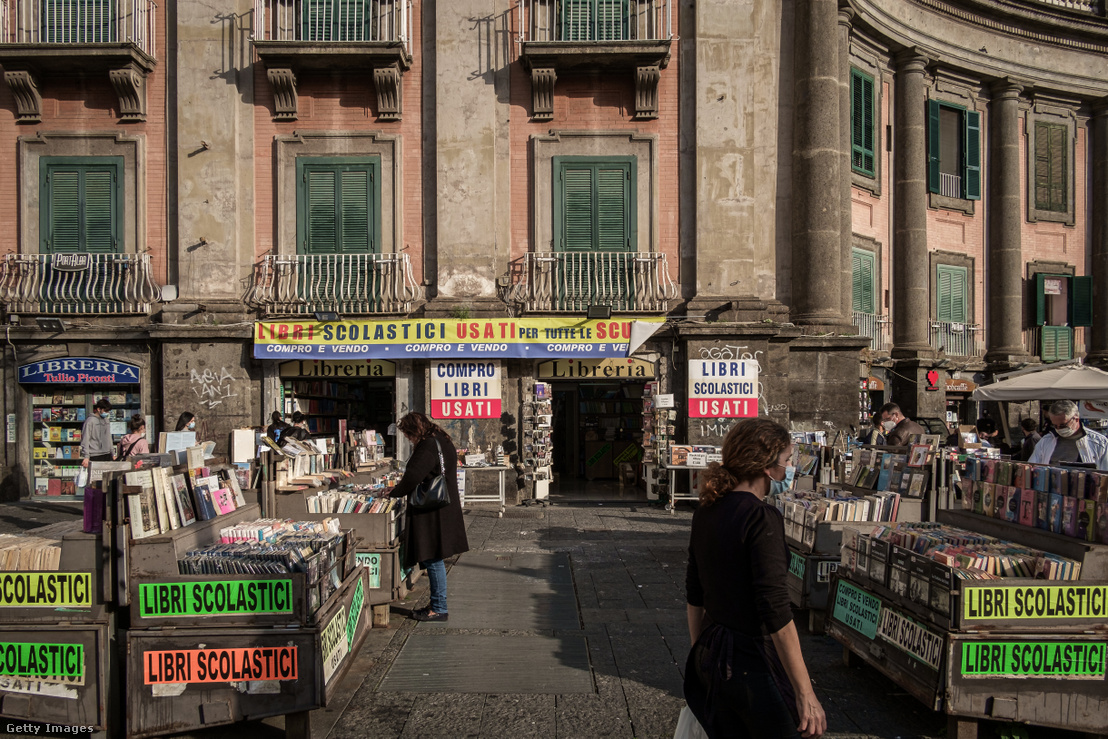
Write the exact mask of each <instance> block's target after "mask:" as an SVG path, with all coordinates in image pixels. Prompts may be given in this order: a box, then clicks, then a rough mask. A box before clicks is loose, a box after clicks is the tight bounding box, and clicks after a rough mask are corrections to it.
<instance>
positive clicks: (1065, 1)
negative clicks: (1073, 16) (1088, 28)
mask: <svg viewBox="0 0 1108 739" xmlns="http://www.w3.org/2000/svg"><path fill="white" fill-rule="evenodd" d="M1031 4H1032V5H1053V6H1054V7H1056V8H1065V9H1066V10H1073V11H1076V12H1078V13H1092V14H1093V15H1104V0H1031Z"/></svg>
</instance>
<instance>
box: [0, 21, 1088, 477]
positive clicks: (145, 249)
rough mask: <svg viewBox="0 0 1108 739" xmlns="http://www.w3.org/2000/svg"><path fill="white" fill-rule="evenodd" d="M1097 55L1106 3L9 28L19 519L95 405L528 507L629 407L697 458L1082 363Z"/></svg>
mask: <svg viewBox="0 0 1108 739" xmlns="http://www.w3.org/2000/svg"><path fill="white" fill-rule="evenodd" d="M1106 44H1108V20H1106V17H1105V14H1104V7H1103V4H1102V2H1100V0H1072V1H1071V0H1066V1H1064V2H1063V0H1054V1H1047V0H1042V1H1039V0H1024V1H1023V2H1017V1H1016V0H992V1H986V0H851V1H850V2H845V1H841V2H837V1H836V0H810V1H807V2H795V1H790V0H778V1H771V0H750V1H748V2H735V0H706V1H703V2H698V3H695V4H680V3H677V2H675V0H453V1H452V2H449V3H447V2H432V1H430V0H358V1H357V2H349V1H347V0H255V2H252V3H251V2H244V1H243V0H237V1H235V2H231V3H230V4H228V5H227V7H226V9H225V10H223V11H222V12H220V13H218V14H215V13H213V12H212V10H211V9H210V8H207V7H202V6H201V5H199V4H196V3H189V2H172V1H171V2H168V3H166V4H164V5H158V4H156V3H154V2H153V1H152V0H5V2H4V3H3V4H2V5H0V67H2V68H3V73H4V80H5V84H4V85H2V86H0V162H3V163H4V165H5V166H3V167H0V222H3V223H5V224H9V227H8V228H5V229H2V230H0V259H2V261H0V303H2V308H3V311H4V313H3V321H4V327H5V332H6V337H5V338H6V346H5V352H6V353H5V361H4V364H3V367H4V375H3V390H2V392H3V404H4V412H5V414H6V419H7V437H6V441H7V443H6V444H5V447H4V450H5V451H4V460H3V462H4V468H3V469H4V475H3V477H4V484H5V491H6V492H5V495H7V496H8V497H13V498H14V497H35V496H47V497H49V496H60V497H61V498H63V499H65V498H66V497H67V496H69V495H73V494H77V493H78V491H75V490H73V489H72V486H71V485H68V484H67V483H68V482H69V481H71V480H72V473H73V471H74V468H75V466H76V465H77V464H79V461H77V460H78V459H79V452H75V451H74V447H75V446H77V445H79V439H78V438H74V436H75V433H74V432H75V431H76V430H77V429H79V428H80V423H81V421H82V420H83V418H84V417H85V416H86V415H87V413H88V412H89V408H90V407H91V403H92V402H93V399H94V398H95V397H100V396H104V395H106V396H108V397H109V398H110V399H112V400H113V401H114V404H115V406H116V408H117V410H119V412H118V413H117V415H116V417H115V418H114V419H113V420H115V422H116V423H123V422H124V421H125V419H126V417H127V416H129V415H130V414H131V413H134V412H139V413H142V414H143V415H145V416H147V417H149V418H151V419H152V421H153V423H151V424H149V425H150V426H151V427H153V428H154V429H156V430H172V428H173V425H174V422H175V420H176V418H177V416H178V414H180V413H181V412H183V411H189V412H193V413H196V414H197V415H198V417H199V419H200V429H199V430H200V436H201V437H202V438H208V439H213V440H216V441H217V443H218V444H219V445H220V446H221V447H223V446H224V445H225V443H226V438H227V435H228V432H229V431H230V430H231V429H232V428H238V427H242V426H257V425H260V424H263V423H265V422H266V420H267V418H268V416H269V414H270V413H271V412H272V411H274V410H278V409H280V410H290V409H292V408H294V407H295V408H298V409H301V410H303V411H306V412H308V413H309V415H310V416H311V417H312V419H313V421H312V422H313V424H314V425H315V430H316V431H318V432H319V433H321V434H340V433H342V432H344V431H349V430H353V428H363V427H364V428H374V429H376V430H379V431H382V432H384V431H385V429H386V428H387V426H388V423H389V422H390V421H392V420H395V418H396V417H398V416H399V415H402V414H403V413H404V412H406V411H408V410H413V409H415V410H426V411H431V412H433V413H434V414H436V415H439V416H443V419H442V422H443V423H444V424H445V425H446V426H447V427H448V429H449V430H450V431H451V432H452V433H453V434H454V436H455V437H456V438H457V439H458V440H459V445H460V446H463V447H466V448H468V449H470V450H471V451H476V450H477V448H479V447H480V448H482V450H490V449H493V448H496V447H500V448H501V449H502V450H503V451H504V453H505V454H506V455H507V456H508V457H509V458H510V459H511V460H512V461H513V463H514V464H515V466H516V475H515V476H516V478H517V479H516V480H515V485H514V489H515V490H517V491H518V492H517V495H516V497H517V498H519V497H525V496H527V495H530V494H531V490H532V483H533V482H534V480H535V477H536V475H535V474H534V472H535V468H536V467H537V466H539V464H540V463H539V462H538V461H537V460H538V459H540V458H543V457H545V458H547V459H550V460H552V464H553V468H554V471H555V472H557V473H558V474H560V475H562V476H563V477H570V478H573V477H579V478H584V479H603V478H606V477H614V476H616V475H618V474H619V466H620V463H622V462H627V461H634V460H635V458H636V455H637V451H636V448H637V446H638V444H637V442H639V441H641V437H642V423H643V420H642V419H643V411H644V405H645V404H644V401H643V388H644V384H645V383H646V382H647V381H656V382H658V383H659V390H660V392H662V393H664V394H673V395H674V396H675V398H676V402H675V413H674V414H673V415H674V417H673V418H672V419H669V420H670V424H669V425H672V426H673V428H672V429H667V430H666V431H665V432H663V433H664V435H667V436H669V438H672V439H673V440H675V441H679V442H680V441H684V442H687V443H690V444H698V443H699V444H711V443H719V440H720V439H721V438H722V437H723V436H724V435H725V434H726V431H727V429H728V428H729V427H730V425H731V424H732V423H733V422H734V418H735V417H736V416H739V415H742V414H750V413H758V414H760V415H765V416H768V417H770V418H773V419H774V420H777V421H779V422H781V423H784V424H786V425H788V426H790V427H791V428H793V429H796V430H807V431H817V430H819V431H828V432H830V433H831V434H832V435H833V434H835V433H837V432H839V431H842V432H845V433H850V431H851V427H852V426H856V425H857V424H858V423H859V420H860V414H861V413H862V412H863V411H864V410H865V404H866V403H869V402H877V401H878V400H885V399H888V398H890V397H891V398H895V399H896V400H897V401H899V402H900V403H901V404H902V405H903V406H904V407H905V410H906V411H907V412H908V413H909V414H910V415H920V416H928V417H931V416H935V417H940V416H942V415H943V414H944V413H945V412H946V411H947V410H948V409H954V410H955V412H958V409H959V406H958V405H957V403H958V401H959V399H960V398H963V397H964V392H962V393H961V394H960V393H959V391H965V390H966V389H968V388H970V387H971V386H972V384H973V383H974V382H981V381H985V380H987V378H988V377H989V376H990V375H991V373H995V372H998V371H1003V370H1005V369H1012V368H1014V367H1019V366H1022V365H1024V363H1033V362H1038V361H1044V362H1048V361H1055V360H1057V359H1060V358H1068V357H1070V356H1079V355H1086V356H1087V357H1088V358H1089V359H1090V361H1092V360H1096V361H1103V360H1104V358H1105V353H1106V352H1108V328H1103V327H1104V326H1105V325H1106V324H1105V322H1104V320H1103V318H1104V317H1105V316H1104V312H1105V307H1106V306H1108V302H1106V300H1105V297H1104V291H1103V290H1102V289H1100V288H1098V287H1097V286H1098V284H1100V283H1101V282H1102V280H1103V277H1104V275H1103V274H1102V272H1103V271H1104V269H1105V268H1106V266H1108V262H1106V255H1105V251H1106V249H1108V246H1106V244H1105V240H1106V239H1108V224H1106V223H1105V220H1104V219H1106V218H1108V195H1106V191H1108V180H1106V179H1105V178H1106V177H1108V175H1105V174H1104V173H1105V171H1106V169H1108V168H1106V167H1105V165H1106V164H1108V118H1106V117H1105V116H1106V110H1108V108H1106V107H1105V106H1104V101H1105V99H1106V96H1108V83H1106V82H1105V80H1106V79H1108V62H1106V59H1108V56H1105V54H1104V50H1105V45H1106ZM497 326H501V327H502V328H501V329H500V330H503V331H508V332H509V333H508V334H504V335H503V336H504V337H508V336H509V335H510V337H511V342H509V343H508V344H505V346H509V345H510V346H511V349H510V350H508V351H507V352H506V353H504V352H501V353H499V354H497V353H496V352H497V350H495V349H488V348H487V346H486V345H497V341H496V339H497V338H498V337H497V336H496V335H495V332H496V330H498V329H497V328H496V327H497ZM1098 326H1099V327H1101V328H1098ZM505 327H506V328H505ZM636 327H637V328H636ZM409 329H410V330H411V331H412V332H420V334H419V338H418V340H417V341H416V343H415V344H407V345H404V344H402V343H397V342H399V341H400V340H399V339H396V340H395V341H394V340H393V339H392V338H390V337H393V336H396V335H399V334H403V333H404V332H405V331H407V330H409ZM478 329H479V331H477V330H478ZM517 329H518V330H519V331H520V332H523V331H526V332H528V333H526V334H523V333H520V334H519V335H518V336H517V335H516V334H515V333H514V332H515V331H516V330H517ZM473 331H477V332H478V333H479V334H480V335H479V336H478V335H475V334H474V333H472V332H473ZM531 331H535V332H536V333H534V334H531V333H530V332H531ZM574 331H588V332H591V333H589V334H588V336H589V339H588V341H587V342H585V343H588V344H590V346H591V347H592V348H590V349H588V350H587V351H589V352H594V353H593V354H589V353H587V352H586V351H585V350H582V349H580V348H579V347H578V349H577V350H572V349H567V348H566V347H567V346H570V345H573V344H575V343H576V340H575V338H574V337H576V336H578V334H575V333H573V332H574ZM390 332H392V333H391V334H390ZM426 332H431V333H426ZM443 333H447V334H448V335H449V336H448V338H449V339H450V340H451V341H453V342H454V343H455V344H456V346H455V347H454V348H453V349H452V350H451V352H450V353H449V354H442V355H441V356H440V355H437V354H434V352H433V350H432V351H431V353H428V352H427V351H426V349H427V347H428V346H430V345H432V344H431V343H433V342H436V341H440V340H442V339H443V337H442V334H443ZM581 335H582V336H584V335H585V334H583V333H582V334H581ZM524 336H526V337H528V338H527V339H524V338H522V337H524ZM633 336H634V341H633V340H632V337H633ZM324 337H326V338H324ZM340 337H341V338H340ZM367 337H371V338H368V339H367ZM378 337H385V338H378ZM603 337H606V338H607V341H606V343H604V344H599V343H597V342H598V341H599V338H603ZM467 338H470V339H474V340H476V339H478V338H480V339H481V343H480V344H478V343H476V342H474V343H471V344H469V345H468V346H469V348H468V349H465V348H463V347H464V346H466V345H465V344H464V343H463V342H464V340H465V339H467ZM500 338H503V337H500ZM640 340H641V342H640ZM429 342H431V343H429ZM631 344H634V346H628V345H631ZM359 346H362V347H366V348H365V350H364V351H362V352H361V353H358V352H359V351H360V350H358V349H357V347H359ZM411 346H417V347H418V348H417V349H416V350H414V351H413V350H412V349H411ZM274 347H277V348H274ZM289 347H299V348H295V349H290V348H289ZM336 347H355V348H354V349H349V352H350V353H349V354H344V352H347V351H348V349H345V348H336ZM601 347H604V348H601ZM616 347H618V348H616ZM628 350H629V351H630V353H631V355H632V356H629V357H628V356H625V355H626V354H627V353H628ZM389 351H393V352H394V353H392V354H390V353H389ZM490 352H491V353H490ZM444 359H450V360H454V361H453V363H452V364H451V363H445V364H444V363H443V361H441V360H444ZM477 360H484V361H477ZM713 362H717V363H718V362H724V363H730V362H733V363H740V364H741V363H744V362H745V363H746V364H745V365H744V366H746V367H749V368H752V369H753V370H754V371H756V373H757V380H756V382H755V384H754V385H752V386H749V387H746V386H744V389H743V390H740V391H735V392H737V393H738V396H739V397H742V398H744V399H745V400H746V401H747V402H745V403H744V404H742V407H741V410H739V409H737V407H738V404H734V405H723V406H718V405H715V406H713V405H708V406H705V407H704V408H698V409H694V407H693V405H692V401H693V398H692V397H690V394H691V395H705V394H706V395H708V396H711V395H712V394H713V393H714V392H715V393H716V394H719V393H718V392H716V391H715V390H714V389H718V388H719V387H722V385H721V384H719V383H716V384H712V383H707V384H704V385H701V384H698V383H697V382H696V379H697V378H698V376H699V375H702V374H704V373H705V372H708V373H711V372H715V371H716V369H717V368H715V367H713V366H711V365H710V364H708V363H713ZM482 364H483V365H485V366H484V367H479V366H478V365H482ZM729 366H731V365H726V366H725V367H724V368H722V369H720V371H722V372H725V371H730V370H729V369H727V367H729ZM735 366H737V365H735ZM486 369H487V372H488V376H487V377H486V376H485V375H484V374H482V375H481V382H486V381H487V384H486V385H482V386H480V387H478V386H477V385H476V384H473V385H471V384H470V383H473V382H474V380H473V377H471V376H470V375H468V374H464V373H470V372H480V373H485V372H486ZM458 373H463V374H458ZM463 375H464V376H463ZM459 383H461V384H459ZM536 383H538V384H539V388H541V392H542V393H547V395H545V396H542V395H540V396H539V397H536ZM740 384H742V383H735V384H734V385H735V387H738V385H740ZM727 387H729V388H730V387H731V385H728V386H727ZM702 388H708V389H707V390H702ZM878 388H882V389H880V390H879V389H878ZM928 388H933V389H928ZM471 391H472V392H473V393H482V394H485V393H487V394H488V396H487V397H488V398H489V399H490V400H491V396H492V395H495V396H497V397H496V398H495V399H496V400H497V401H498V404H497V405H496V406H495V407H494V406H493V405H492V404H491V403H490V405H488V406H487V407H486V406H484V405H482V406H479V407H478V406H474V408H477V409H476V410H473V409H469V408H465V407H464V405H463V404H462V403H460V402H453V403H451V402H448V401H449V400H450V399H451V398H453V399H454V400H455V401H457V400H458V393H460V392H467V393H468V392H471ZM726 392H727V393H730V392H732V391H731V390H727V391H726ZM452 393H454V394H453V395H452ZM480 397H481V398H482V399H484V398H486V396H485V395H481V396H480ZM948 402H949V403H953V405H949V406H948ZM962 407H964V404H963V406H962ZM645 409H646V410H649V407H648V406H646V408H645ZM705 409H706V410H705ZM961 412H962V413H963V414H965V413H966V412H968V411H966V410H962V411H961ZM717 413H718V415H715V414H717ZM547 417H548V418H547ZM547 428H549V432H545V431H544V430H545V429H547ZM117 430H119V431H122V428H121V427H117ZM44 437H45V438H44ZM390 443H391V442H390ZM551 447H552V449H551ZM389 451H390V452H397V453H400V454H401V456H403V453H404V451H405V450H404V449H403V448H401V449H391V448H390V450H389ZM75 457H76V458H75Z"/></svg>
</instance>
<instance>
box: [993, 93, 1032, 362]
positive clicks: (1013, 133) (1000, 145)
mask: <svg viewBox="0 0 1108 739" xmlns="http://www.w3.org/2000/svg"><path fill="white" fill-rule="evenodd" d="M1022 91H1023V87H1022V86H1020V85H1019V84H1017V83H1015V82H1012V81H1011V80H1007V79H1004V80H999V81H997V82H996V83H994V85H993V88H992V93H993V97H992V100H991V101H989V158H988V163H989V166H988V177H989V179H988V183H989V186H988V189H987V190H986V193H987V195H988V199H987V200H986V202H985V217H986V219H987V221H988V229H987V231H988V234H989V240H988V248H989V251H988V255H987V256H986V264H987V270H988V275H989V279H988V280H987V281H986V285H987V290H988V296H987V297H988V305H989V322H988V326H987V329H988V330H987V331H986V341H987V347H986V349H987V351H986V354H985V359H986V361H988V362H991V363H996V364H999V365H1008V364H1012V363H1013V362H1018V361H1021V358H1024V359H1025V354H1026V352H1025V351H1024V348H1023V320H1022V318H1023V315H1024V310H1023V284H1022V279H1021V278H1022V271H1023V252H1022V248H1021V234H1022V225H1023V214H1022V209H1021V208H1020V205H1021V199H1022V197H1023V189H1022V186H1021V180H1020V127H1019V112H1020V109H1019V103H1020V93H1021V92H1022Z"/></svg>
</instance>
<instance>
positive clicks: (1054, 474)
mask: <svg viewBox="0 0 1108 739" xmlns="http://www.w3.org/2000/svg"><path fill="white" fill-rule="evenodd" d="M1049 471H1050V472H1049V474H1050V487H1049V488H1048V490H1050V492H1051V493H1057V494H1058V495H1062V496H1065V495H1066V482H1067V481H1068V480H1069V475H1067V474H1066V470H1064V469H1062V468H1060V467H1050V468H1049Z"/></svg>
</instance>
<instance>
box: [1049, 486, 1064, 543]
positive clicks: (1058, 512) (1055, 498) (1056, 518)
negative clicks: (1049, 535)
mask: <svg viewBox="0 0 1108 739" xmlns="http://www.w3.org/2000/svg"><path fill="white" fill-rule="evenodd" d="M1047 495H1048V496H1049V500H1050V512H1049V513H1047V516H1048V517H1049V520H1050V530H1051V531H1053V532H1054V533H1055V534H1060V533H1062V509H1063V508H1064V507H1065V506H1064V504H1063V503H1062V500H1063V498H1062V495H1061V494H1060V493H1047Z"/></svg>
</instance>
